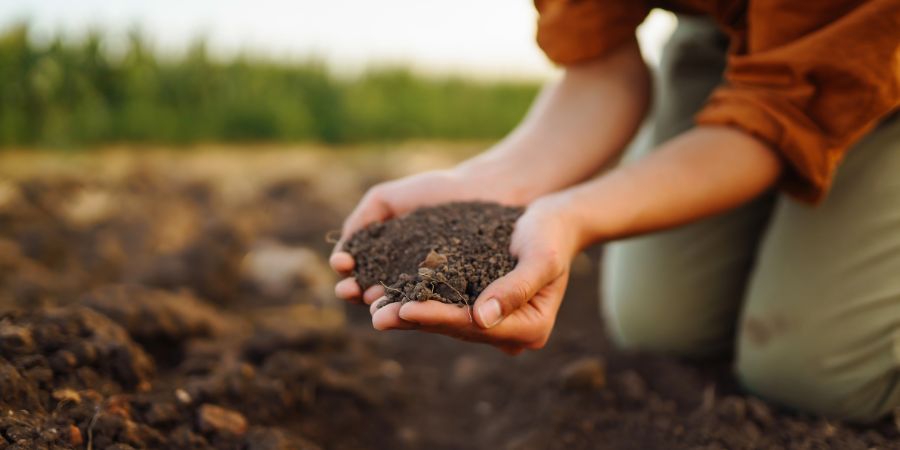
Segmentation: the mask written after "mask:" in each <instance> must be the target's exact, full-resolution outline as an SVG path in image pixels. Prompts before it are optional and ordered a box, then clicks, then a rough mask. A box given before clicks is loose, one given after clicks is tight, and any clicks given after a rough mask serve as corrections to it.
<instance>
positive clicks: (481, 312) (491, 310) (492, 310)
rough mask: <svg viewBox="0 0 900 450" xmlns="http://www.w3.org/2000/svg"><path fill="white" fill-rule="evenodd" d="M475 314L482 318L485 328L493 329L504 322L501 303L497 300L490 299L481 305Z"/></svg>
mask: <svg viewBox="0 0 900 450" xmlns="http://www.w3.org/2000/svg"><path fill="white" fill-rule="evenodd" d="M475 313H476V314H478V317H479V318H481V323H482V324H484V326H485V328H493V327H494V326H495V325H497V324H498V323H500V321H501V320H503V313H502V311H501V310H500V301H499V300H497V299H496V298H489V299H488V300H487V301H486V302H484V303H483V304H481V305H479V306H478V310H477V311H475Z"/></svg>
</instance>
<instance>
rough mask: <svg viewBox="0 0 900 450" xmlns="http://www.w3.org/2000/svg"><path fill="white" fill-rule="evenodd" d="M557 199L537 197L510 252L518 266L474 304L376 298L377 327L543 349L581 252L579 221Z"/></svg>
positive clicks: (518, 227)
mask: <svg viewBox="0 0 900 450" xmlns="http://www.w3.org/2000/svg"><path fill="white" fill-rule="evenodd" d="M564 211H565V209H564V207H563V206H562V204H561V202H559V201H557V200H556V199H555V198H552V197H546V198H545V199H543V200H538V201H536V202H534V203H533V204H532V205H531V206H529V207H528V209H527V210H526V211H525V213H524V214H523V215H522V216H521V217H520V218H519V220H518V221H517V222H516V226H515V229H514V231H513V234H512V238H511V242H510V251H511V252H512V254H513V256H515V257H516V258H517V259H518V262H517V264H516V267H515V268H514V269H513V270H512V271H510V272H509V273H508V274H506V275H504V276H503V277H501V278H499V279H497V280H496V281H494V282H493V283H491V284H490V285H489V286H488V287H487V288H485V290H484V292H482V293H481V294H480V295H479V296H478V299H476V301H475V304H474V307H473V308H472V309H471V310H470V309H469V308H460V307H458V306H455V305H449V304H445V303H441V302H438V301H433V300H429V301H425V302H407V303H405V304H402V305H401V304H400V303H391V304H388V305H386V306H384V307H382V308H378V307H377V303H372V305H371V307H370V312H371V313H372V324H373V326H374V327H375V328H376V329H379V330H389V329H405V330H408V329H418V330H421V331H426V332H432V333H439V334H444V335H448V336H452V337H455V338H458V339H463V340H466V341H474V342H482V343H487V344H491V345H494V346H496V347H498V348H500V349H501V350H503V351H505V352H507V353H510V354H517V353H520V352H522V351H523V350H525V349H539V348H542V347H543V346H544V345H545V344H546V342H547V340H548V339H549V337H550V332H551V331H552V329H553V325H554V323H555V321H556V315H557V312H558V311H559V307H560V304H561V302H562V298H563V294H564V293H565V291H566V286H567V284H568V281H569V268H570V264H571V261H572V258H574V257H575V255H576V254H577V252H578V251H579V245H580V244H579V241H578V238H577V236H578V233H577V230H576V229H575V221H573V220H571V219H569V218H568V217H566V215H565V214H564Z"/></svg>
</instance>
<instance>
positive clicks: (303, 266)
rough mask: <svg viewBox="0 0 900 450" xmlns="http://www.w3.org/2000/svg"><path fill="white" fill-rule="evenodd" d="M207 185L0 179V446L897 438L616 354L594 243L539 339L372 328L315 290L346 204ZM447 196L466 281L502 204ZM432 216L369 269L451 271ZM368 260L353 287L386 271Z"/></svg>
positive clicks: (887, 443)
mask: <svg viewBox="0 0 900 450" xmlns="http://www.w3.org/2000/svg"><path fill="white" fill-rule="evenodd" d="M0 166H2V165H0ZM232 175H233V174H232ZM233 179H234V178H233V177H230V178H228V180H229V183H230V182H231V181H230V180H233ZM221 185H222V184H217V183H213V182H212V181H209V180H206V179H200V178H196V177H194V176H193V175H191V174H190V173H188V172H184V171H182V169H181V165H180V164H179V162H178V160H174V161H172V162H171V163H170V164H168V165H161V166H159V167H158V168H157V169H154V170H150V169H142V170H139V171H136V172H134V173H126V174H122V176H119V177H116V178H114V179H108V180H107V179H100V178H99V177H98V176H97V175H96V174H94V173H92V172H90V171H85V173H84V174H82V175H70V176H55V177H51V178H47V177H26V178H23V179H17V180H12V179H10V180H5V179H3V178H2V177H0V449H3V450H9V449H50V448H55V449H70V448H77V449H84V448H91V449H99V450H106V449H109V450H127V449H132V448H147V449H267V450H268V449H271V450H279V449H307V448H310V449H315V448H328V449H362V448H384V449H404V448H408V449H426V448H427V449H459V448H483V449H493V448H505V449H554V448H559V449H562V448H565V449H581V448H583V449H595V448H612V449H757V448H764V449H765V448H770V449H827V448H837V449H843V448H848V449H868V448H879V449H900V431H898V424H897V423H895V421H897V419H900V416H898V417H897V418H894V417H888V418H885V420H883V421H882V422H880V423H877V424H874V425H870V426H866V427H862V426H852V425H848V424H844V423H840V422H835V421H829V420H826V419H823V418H820V417H813V416H805V415H798V414H795V413H792V412H790V411H786V410H783V409H781V408H779V407H778V406H777V405H772V404H769V403H766V402H764V401H763V400H760V399H757V398H754V397H751V396H748V395H746V394H744V393H743V392H741V391H740V390H738V389H737V388H736V386H735V383H734V381H733V377H732V375H731V370H730V361H728V360H727V359H725V360H721V361H711V362H703V363H688V362H684V361H679V360H676V359H671V358H664V357H658V356H654V355H643V354H628V353H622V352H620V351H617V350H616V349H615V348H614V347H613V346H612V345H611V343H610V342H609V340H608V339H607V337H606V335H605V333H604V329H603V327H604V325H603V322H602V320H601V319H600V317H599V315H598V314H597V311H598V308H597V283H598V280H597V269H598V264H599V263H600V259H599V253H598V252H597V251H596V250H595V251H592V252H591V253H590V254H589V255H588V256H582V257H579V258H578V259H577V260H576V262H575V264H573V269H572V279H571V283H570V288H569V292H568V293H567V297H566V300H565V301H564V302H563V306H562V308H561V310H560V313H559V317H558V322H557V326H556V330H555V332H554V334H553V336H552V338H551V339H550V341H549V343H548V345H547V347H546V348H545V349H543V350H541V351H538V352H528V353H525V354H523V355H520V356H518V357H515V358H512V357H508V356H506V355H504V354H502V353H501V352H498V351H496V350H495V349H492V348H490V347H486V346H480V345H475V344H471V343H466V342H460V341H455V340H451V339H448V338H444V337H442V336H436V335H429V334H423V333H418V332H390V333H379V332H375V331H373V330H372V329H371V324H370V316H369V313H368V311H367V310H366V309H365V308H362V307H348V308H347V309H346V310H344V305H343V304H342V303H340V302H337V301H336V300H335V299H334V298H333V297H332V296H331V294H330V292H331V289H332V284H333V281H334V279H333V278H332V277H331V275H330V274H329V272H328V270H327V268H326V267H325V263H324V258H325V255H326V254H327V250H328V247H327V245H326V244H325V243H324V237H325V236H326V234H327V233H328V231H329V230H332V229H335V228H337V226H338V224H339V220H340V217H341V216H342V215H343V213H345V212H346V211H325V210H323V208H325V207H327V206H326V205H328V204H330V202H329V201H328V199H322V198H318V197H317V195H318V194H316V193H315V190H314V188H315V185H314V183H312V182H310V181H296V182H291V181H289V180H288V181H285V180H281V181H277V182H274V183H273V184H272V185H271V186H268V185H263V186H259V187H258V189H255V190H254V191H252V192H255V194H253V195H246V196H244V197H242V198H241V199H237V198H232V197H229V196H228V195H227V194H226V191H222V190H221V189H220V187H217V186H221ZM85 199H89V201H88V200H85ZM292 208H293V209H292ZM463 208H467V209H466V210H467V211H469V212H467V213H466V214H464V215H459V214H450V213H448V212H444V213H441V214H446V215H447V217H452V218H454V219H453V220H456V221H457V222H456V225H454V227H461V228H460V229H465V230H469V231H466V232H465V233H471V232H473V231H471V230H475V231H474V233H475V234H476V235H477V230H478V229H482V230H483V231H482V232H483V233H484V232H487V233H489V234H490V233H497V234H496V238H497V241H498V242H496V243H488V244H486V245H488V246H487V247H485V248H483V249H481V248H480V249H477V250H471V251H468V250H467V252H470V253H471V254H484V255H493V256H498V257H500V258H501V259H500V260H498V261H505V262H495V263H490V264H491V266H490V267H494V268H495V269H496V273H491V274H490V275H489V276H485V278H484V280H483V281H484V282H487V281H489V279H492V278H494V277H496V276H499V275H500V274H501V273H502V272H504V271H506V270H508V269H509V267H511V265H512V264H513V261H512V259H503V258H508V255H507V254H506V253H505V251H506V244H505V243H504V244H501V243H499V241H500V240H502V239H507V237H506V236H508V233H509V227H510V226H511V224H512V222H513V221H514V220H515V217H516V216H517V214H518V211H515V210H511V209H502V208H501V209H497V207H495V206H486V205H485V206H474V205H469V206H465V207H463ZM482 209H483V210H484V212H478V211H479V210H482ZM439 210H440V208H439ZM288 211H290V213H288ZM491 211H493V212H491ZM410 217H418V216H410ZM431 217H441V216H440V215H434V216H431ZM486 218H489V220H485V219H486ZM407 220H409V218H407ZM415 220H423V223H431V222H427V221H425V219H415ZM434 220H437V223H432V224H431V225H428V226H417V227H416V228H413V230H416V231H415V232H414V233H404V230H402V229H399V228H398V229H392V228H391V227H392V225H389V224H385V225H382V226H381V228H380V229H381V230H383V231H382V233H383V234H381V235H380V236H381V237H375V238H373V239H372V240H371V241H370V243H372V244H374V243H377V242H381V244H379V245H384V242H386V241H381V240H379V239H381V238H383V237H384V236H387V235H388V232H387V231H385V230H388V229H391V230H392V231H390V233H396V234H397V235H398V236H407V237H409V238H410V239H411V240H409V241H408V242H410V243H411V244H410V246H409V247H410V249H412V248H413V247H415V248H416V252H410V253H409V254H408V255H406V256H403V253H400V254H391V255H390V256H389V257H390V259H383V260H381V261H382V265H381V266H380V267H383V268H388V267H393V264H384V262H385V261H393V260H394V258H396V260H397V261H400V260H401V258H406V259H403V265H402V266H401V265H400V264H397V265H396V268H397V269H402V270H401V271H402V272H405V273H413V274H418V269H419V267H418V266H419V264H420V263H421V262H422V261H423V260H424V259H426V257H427V255H428V253H429V252H431V250H435V251H436V252H438V253H441V254H443V255H446V256H447V265H448V266H449V265H451V264H452V263H453V261H454V259H453V258H454V256H453V255H455V254H454V252H460V249H459V248H456V247H453V246H450V247H441V246H440V245H441V243H440V242H439V241H434V240H433V239H434V235H435V233H434V230H437V232H440V233H442V232H443V231H441V230H444V231H446V230H448V227H447V222H448V220H447V219H434ZM391 223H395V224H399V223H403V222H401V221H400V220H398V221H395V222H391ZM482 227H487V228H482ZM373 229H375V228H374V227H373ZM292 230H295V231H292ZM466 235H469V234H466ZM445 236H448V235H445ZM449 236H451V237H452V236H453V235H452V234H450V235H449ZM442 239H445V238H442ZM429 242H431V244H429ZM434 242H437V244H434ZM472 242H474V241H473V240H471V239H466V240H465V242H464V243H463V244H464V245H472ZM412 243H416V245H415V246H413V245H412ZM432 245H434V247H432ZM359 248H361V247H357V249H359ZM371 248H372V249H373V250H374V249H375V247H374V246H373V247H371ZM383 249H384V250H386V251H371V252H370V251H368V250H367V251H365V252H362V253H360V252H359V251H358V250H357V254H358V255H364V254H365V255H376V257H385V258H387V257H388V253H387V251H393V250H390V249H389V248H388V247H383ZM456 254H460V253H456ZM373 261H374V262H372V263H371V266H366V267H371V268H372V269H371V270H372V272H371V273H372V274H373V275H372V277H373V278H372V279H370V280H369V281H368V283H369V284H372V283H375V282H377V280H379V279H382V278H383V279H389V276H388V273H387V272H386V271H384V272H375V271H376V270H379V269H378V267H379V266H378V264H379V262H378V260H373ZM464 261H468V262H467V263H466V264H472V265H473V266H476V267H477V265H478V264H481V263H482V262H483V260H482V261H481V262H478V261H472V260H465V259H464ZM488 261H489V258H488ZM494 264H496V265H494ZM438 267H441V266H438ZM391 270H394V269H393V268H392V269H391ZM468 281H469V280H467V282H468ZM469 289H471V291H470V290H469ZM435 291H437V292H438V293H439V294H441V292H442V291H440V290H439V289H434V290H433V291H432V292H435ZM476 291H477V288H471V285H470V284H467V285H466V291H465V292H466V294H467V297H468V295H469V294H470V293H475V292H476ZM441 295H449V294H447V293H443V294H441ZM444 298H445V299H446V300H450V301H453V300H454V298H453V297H449V298H448V297H446V296H445V297H444ZM469 300H471V297H469Z"/></svg>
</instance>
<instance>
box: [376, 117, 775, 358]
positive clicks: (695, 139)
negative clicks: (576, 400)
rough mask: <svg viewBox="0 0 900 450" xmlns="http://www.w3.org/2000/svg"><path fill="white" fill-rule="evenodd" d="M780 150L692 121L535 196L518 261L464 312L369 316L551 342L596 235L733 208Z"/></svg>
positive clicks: (764, 178) (771, 170) (759, 184)
mask: <svg viewBox="0 0 900 450" xmlns="http://www.w3.org/2000/svg"><path fill="white" fill-rule="evenodd" d="M781 170H782V168H781V161H780V160H779V159H778V157H777V156H776V154H775V153H774V152H773V151H772V150H771V149H769V148H768V147H767V146H766V145H765V144H763V143H762V142H761V141H759V140H757V139H756V138H754V137H752V136H750V135H748V134H746V133H744V132H742V131H739V130H737V129H732V128H726V127H697V128H695V129H692V130H690V131H688V132H686V133H684V134H682V135H680V136H679V137H677V138H675V139H672V140H671V141H669V142H666V143H665V144H663V145H662V146H661V148H659V149H657V150H656V151H655V152H653V153H651V154H650V155H648V156H647V157H645V158H643V159H641V160H639V161H636V162H634V163H631V164H628V165H623V166H620V167H618V168H616V169H614V170H612V171H610V172H609V173H607V174H605V175H603V176H601V177H599V178H597V179H595V180H592V181H589V182H586V183H583V184H581V185H578V186H576V187H573V188H571V189H567V190H564V191H560V192H558V193H555V194H551V195H548V196H545V197H542V198H541V199H539V200H537V201H535V202H534V203H532V204H531V205H530V206H529V207H528V209H527V210H526V212H525V214H524V215H523V216H522V217H521V218H520V219H519V221H518V222H517V223H516V228H515V231H514V233H513V236H512V242H511V246H510V250H511V251H512V252H513V254H515V255H516V256H517V257H518V260H519V261H518V264H517V265H516V268H515V269H514V270H513V271H512V272H510V273H508V274H506V275H505V276H503V277H501V278H500V279H499V280H497V281H495V282H494V283H492V284H491V285H490V286H488V287H487V289H485V290H484V292H482V293H481V295H479V297H478V299H477V300H476V302H475V314H473V316H474V323H473V321H472V319H471V318H470V316H469V315H468V313H467V312H465V311H464V310H461V309H459V308H454V307H452V306H448V305H446V304H441V303H438V302H422V303H419V302H410V303H407V304H404V305H402V306H397V307H394V309H393V310H391V309H389V308H383V309H384V311H381V310H379V311H377V312H375V313H374V316H373V319H372V321H373V324H374V325H375V327H376V328H379V329H390V328H419V329H422V330H424V331H431V332H436V333H443V334H449V335H451V336H456V337H460V338H463V339H466V340H472V341H482V342H486V343H490V344H492V345H495V346H497V347H500V348H501V349H503V350H505V351H507V352H510V353H518V352H520V351H522V350H523V349H527V348H531V349H536V348H541V347H543V345H544V344H545V343H546V342H547V339H548V338H549V336H550V332H551V330H552V328H553V324H554V321H555V319H556V313H557V311H558V310H559V305H560V303H561V302H562V297H563V294H564V292H565V288H566V283H567V281H568V275H569V265H570V263H571V260H572V258H573V257H574V256H575V254H576V253H577V252H578V251H579V250H580V249H582V248H583V247H585V246H587V245H590V244H591V243H594V242H602V241H608V240H613V239H617V238H622V237H627V236H632V235H636V234H641V233H646V232H650V231H655V230H660V229H665V228H669V227H674V226H677V225H680V224H684V223H687V222H691V221H694V220H697V219H700V218H703V217H706V216H709V215H712V214H715V213H718V212H721V211H724V210H727V209H730V208H733V207H736V206H738V205H740V204H742V203H744V202H746V201H748V200H750V199H752V198H753V197H756V196H757V195H759V194H760V193H762V192H764V191H766V190H767V189H769V188H770V187H771V186H772V185H773V184H774V183H775V181H776V180H777V179H778V177H779V174H780V173H781Z"/></svg>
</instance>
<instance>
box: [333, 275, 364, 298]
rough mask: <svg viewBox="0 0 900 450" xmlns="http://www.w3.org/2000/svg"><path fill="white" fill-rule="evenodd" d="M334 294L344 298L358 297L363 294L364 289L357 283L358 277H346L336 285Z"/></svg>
mask: <svg viewBox="0 0 900 450" xmlns="http://www.w3.org/2000/svg"><path fill="white" fill-rule="evenodd" d="M334 295H336V296H337V297H338V298H341V299H344V300H353V299H358V298H359V296H360V295H362V289H360V287H359V284H357V283H356V278H353V277H350V278H344V279H343V280H341V281H338V282H337V283H336V284H335V285H334Z"/></svg>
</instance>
